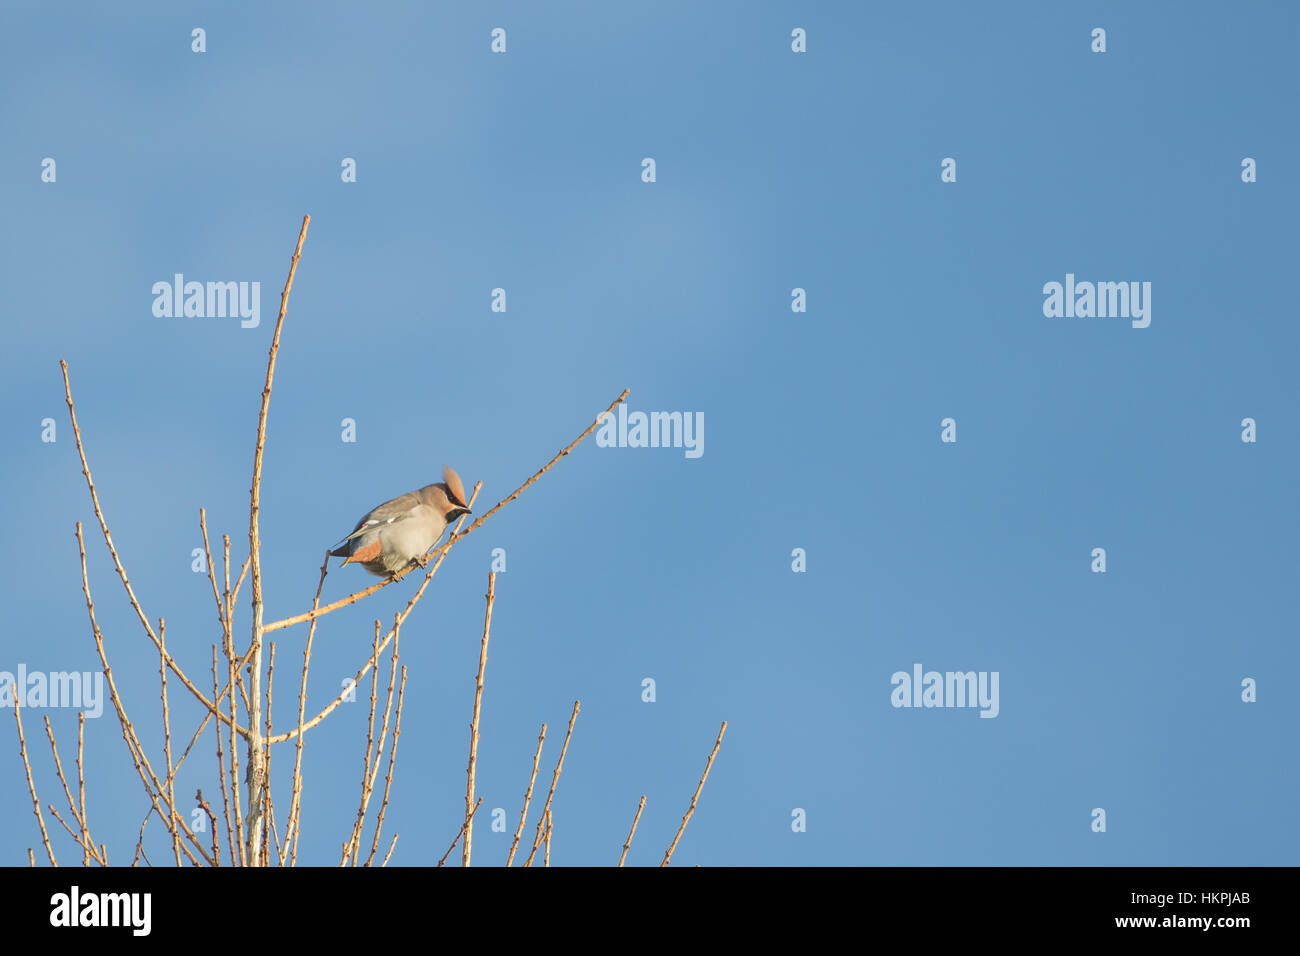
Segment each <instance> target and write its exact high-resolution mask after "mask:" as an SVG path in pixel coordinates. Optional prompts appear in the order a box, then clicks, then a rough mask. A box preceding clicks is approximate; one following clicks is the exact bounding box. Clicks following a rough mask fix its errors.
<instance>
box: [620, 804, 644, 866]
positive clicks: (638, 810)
mask: <svg viewBox="0 0 1300 956" xmlns="http://www.w3.org/2000/svg"><path fill="white" fill-rule="evenodd" d="M644 809H645V794H644V793H643V794H641V802H640V803H639V804H637V808H636V816H634V817H633V818H632V829H631V830H630V831H629V832H628V835H627V842H626V843H624V844H623V855H622V856H620V857H619V858H618V865H619V866H622V865H623V861H624V860H626V859H627V851H628V847H630V846H631V845H632V838H633V837H634V836H636V824H637V821H638V820H640V819H641V811H642V810H644Z"/></svg>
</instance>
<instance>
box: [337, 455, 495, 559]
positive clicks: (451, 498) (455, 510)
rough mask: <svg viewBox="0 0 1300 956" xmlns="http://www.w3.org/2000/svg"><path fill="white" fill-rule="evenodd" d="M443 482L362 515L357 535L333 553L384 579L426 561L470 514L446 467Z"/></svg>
mask: <svg viewBox="0 0 1300 956" xmlns="http://www.w3.org/2000/svg"><path fill="white" fill-rule="evenodd" d="M442 478H443V480H442V481H439V482H437V483H436V484H432V485H425V486H424V487H423V488H421V489H419V490H418V491H408V492H407V493H406V494H404V495H401V496H400V497H397V498H394V499H393V500H392V501H385V502H384V503H383V504H382V505H380V506H379V507H377V508H375V509H374V510H372V511H370V512H368V513H367V514H365V515H364V516H362V518H361V520H360V521H358V522H357V526H356V528H354V529H353V530H352V533H351V534H350V535H348V536H347V537H346V538H344V539H343V540H342V541H340V542H339V543H338V545H337V546H336V547H335V548H334V550H332V551H330V554H332V555H334V556H335V557H339V558H343V559H344V561H343V563H344V564H345V565H347V564H359V565H361V566H362V567H363V568H365V569H366V570H367V571H369V572H370V573H371V574H377V575H379V576H380V577H383V576H385V575H391V574H395V573H396V572H398V571H400V570H402V569H403V568H404V567H406V566H407V565H408V564H410V563H411V562H412V561H417V560H421V559H423V558H424V556H425V555H426V554H427V553H428V552H429V549H430V548H432V547H433V546H434V545H435V544H437V543H438V540H439V539H440V538H441V537H442V534H443V532H444V531H446V530H447V526H448V525H449V524H451V523H452V522H453V521H455V520H456V519H457V518H459V517H460V516H461V515H467V514H471V512H470V510H469V505H468V504H467V503H466V501H465V487H464V486H463V485H462V484H461V483H460V476H459V475H457V474H456V472H455V471H453V470H452V469H451V468H449V467H448V466H446V465H443V466H442Z"/></svg>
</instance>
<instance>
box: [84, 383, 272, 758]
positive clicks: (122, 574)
mask: <svg viewBox="0 0 1300 956" xmlns="http://www.w3.org/2000/svg"><path fill="white" fill-rule="evenodd" d="M59 365H60V367H61V368H62V369H63V393H64V397H65V399H66V401H67V403H68V414H69V415H70V416H71V418H72V435H73V437H74V438H75V439H76V442H77V454H78V455H79V456H80V457H81V473H82V474H83V475H85V476H86V486H87V487H88V488H89V489H90V501H91V504H92V505H93V506H94V509H95V517H96V518H97V519H98V520H99V527H100V530H101V531H103V533H104V543H105V544H107V545H108V553H109V554H110V555H112V557H113V566H114V567H115V568H116V569H117V576H118V577H119V578H121V579H122V586H123V587H124V588H125V589H126V596H127V597H128V598H129V599H130V601H131V607H132V608H134V609H135V613H136V617H138V618H139V619H140V623H141V625H143V626H144V630H145V633H146V634H147V635H149V640H151V641H152V642H153V645H154V647H156V648H158V649H159V653H162V654H164V655H165V656H164V660H166V661H167V666H168V667H169V668H171V671H172V673H173V674H175V675H176V676H177V678H178V679H179V680H180V682H181V683H182V684H184V685H185V689H186V690H188V691H189V692H190V693H191V694H193V695H194V699H195V700H197V701H198V702H199V703H201V704H202V705H203V706H204V707H206V708H207V709H208V710H209V711H211V712H212V713H214V714H217V716H218V717H220V718H221V719H222V720H225V719H226V718H224V717H222V716H221V713H220V711H219V710H218V709H217V707H216V705H214V704H213V703H212V701H210V700H208V699H207V698H206V697H204V696H203V693H202V692H201V691H200V690H199V689H198V688H197V687H195V686H194V684H193V682H192V681H191V680H190V679H189V678H188V677H187V676H186V675H185V672H184V671H183V670H181V668H180V665H179V664H177V663H176V661H174V660H173V659H172V658H171V656H170V655H167V653H166V651H165V650H164V649H163V648H161V647H160V646H159V644H158V635H157V634H155V633H154V630H153V625H151V624H150V623H149V618H148V617H147V616H146V615H145V613H144V610H143V608H141V607H140V602H139V601H137V600H136V597H135V591H134V590H133V589H132V588H131V580H130V578H128V577H127V575H126V568H124V567H123V566H122V561H121V559H120V558H119V557H118V556H117V548H116V547H114V546H113V536H112V535H111V534H110V533H109V530H108V522H107V521H106V520H105V519H104V511H103V509H102V508H101V507H100V505H99V493H98V492H97V491H95V482H94V479H93V478H91V476H90V465H88V464H87V463H86V451H85V448H84V447H83V446H82V444H81V428H80V427H79V426H78V425H77V410H76V407H75V406H74V405H73V404H72V386H71V385H70V384H69V382H68V363H67V362H65V361H63V360H60V361H59ZM78 527H80V525H78ZM83 551H84V546H83ZM239 732H240V733H241V734H242V733H246V731H244V730H243V729H242V728H241V729H240V731H239Z"/></svg>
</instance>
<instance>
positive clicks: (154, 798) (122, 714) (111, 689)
mask: <svg viewBox="0 0 1300 956" xmlns="http://www.w3.org/2000/svg"><path fill="white" fill-rule="evenodd" d="M77 550H78V551H79V552H80V555H81V590H82V593H83V594H85V596H86V612H87V613H88V614H89V616H90V629H91V634H92V636H93V637H94V639H95V651H96V653H98V654H99V662H100V663H101V664H102V665H103V667H104V679H105V680H106V681H107V682H108V693H109V699H110V700H112V702H113V711H114V713H116V714H117V722H118V724H120V725H121V727H122V739H124V740H125V741H126V746H127V750H128V751H130V753H131V760H132V762H133V763H134V764H135V770H136V773H137V774H139V775H140V782H141V783H142V784H143V785H144V789H145V793H147V794H148V795H149V801H150V803H151V804H152V805H153V810H154V812H156V813H157V814H158V816H159V817H162V818H163V819H168V818H166V817H164V815H163V812H162V808H161V807H159V805H158V800H159V798H160V797H162V795H163V794H164V793H165V790H164V788H163V785H162V783H161V781H159V780H158V775H157V774H155V773H154V772H153V767H152V766H151V765H150V763H149V757H148V755H147V754H145V752H144V746H143V745H142V744H141V743H140V739H139V738H138V737H137V736H136V733H135V728H134V727H133V726H132V724H131V720H130V718H129V717H127V715H126V707H125V706H124V705H123V703H122V698H121V695H119V694H118V692H117V682H116V681H115V680H114V679H113V668H112V667H110V666H109V663H108V651H107V650H105V648H104V635H103V632H102V631H100V629H99V623H98V622H97V621H96V620H95V602H94V601H92V600H91V597H90V576H89V574H88V573H87V571H86V544H85V540H84V539H83V538H82V534H81V522H80V521H78V522H77ZM159 653H160V654H163V655H164V656H166V655H167V651H166V648H160V650H159ZM147 819H148V818H147V817H146V820H147ZM178 822H179V825H180V828H181V831H182V833H183V834H184V835H185V838H186V839H187V840H189V841H190V842H191V843H192V844H194V846H195V848H196V849H198V851H199V853H200V854H202V855H203V856H204V857H206V856H207V852H206V851H205V850H204V849H203V847H202V846H200V845H199V841H198V840H196V839H195V838H194V834H193V833H191V832H190V828H189V827H187V826H186V825H185V821H184V820H180V821H178ZM169 826H170V821H169ZM142 832H143V828H142ZM182 849H183V850H184V852H185V853H186V854H187V855H189V852H190V851H189V849H188V848H187V847H182ZM208 863H209V864H211V863H212V861H211V860H209V861H208Z"/></svg>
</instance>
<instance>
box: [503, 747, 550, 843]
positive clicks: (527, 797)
mask: <svg viewBox="0 0 1300 956" xmlns="http://www.w3.org/2000/svg"><path fill="white" fill-rule="evenodd" d="M545 740H546V725H545V724H542V732H541V733H540V734H538V735H537V752H536V753H535V754H533V773H532V775H531V776H530V777H529V778H528V789H527V790H526V791H524V808H523V809H522V810H520V811H519V826H518V828H516V830H515V839H514V842H513V843H511V844H510V852H509V853H508V854H507V855H506V866H509V865H510V863H511V861H512V860H514V858H515V851H516V850H517V849H519V837H520V836H521V835H522V834H523V832H524V822H525V821H526V820H527V819H528V804H529V803H530V802H531V801H532V799H533V782H534V781H536V780H537V766H538V764H539V763H541V760H542V743H543V742H544V741H545Z"/></svg>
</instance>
